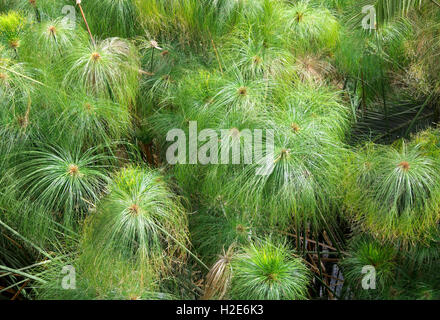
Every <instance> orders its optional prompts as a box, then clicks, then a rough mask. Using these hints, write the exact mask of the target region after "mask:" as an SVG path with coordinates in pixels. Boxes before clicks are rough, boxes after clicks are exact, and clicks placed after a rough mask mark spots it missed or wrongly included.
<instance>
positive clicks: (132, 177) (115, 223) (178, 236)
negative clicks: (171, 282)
mask: <svg viewBox="0 0 440 320" xmlns="http://www.w3.org/2000/svg"><path fill="white" fill-rule="evenodd" d="M97 212H98V214H97V215H96V216H94V217H93V219H92V221H91V222H90V223H91V226H90V234H89V235H88V236H87V239H86V244H87V243H89V242H90V245H91V248H90V249H91V250H92V252H93V254H94V255H96V254H98V253H99V252H108V251H109V250H110V252H113V251H115V252H119V253H120V254H122V255H123V256H124V257H127V258H133V257H135V258H136V259H139V260H140V261H141V262H142V263H144V264H145V263H148V264H150V265H154V266H156V267H157V268H159V269H157V268H156V269H155V270H164V271H167V270H168V271H169V268H170V267H171V264H172V262H173V259H177V258H183V257H184V256H185V255H186V251H185V246H186V245H187V242H188V237H187V222H186V216H185V213H184V210H183V208H182V206H181V204H180V203H179V199H177V198H176V196H175V195H174V194H173V193H171V192H170V189H169V187H168V186H167V185H166V183H165V181H164V178H163V177H162V176H161V175H160V174H158V173H157V172H156V171H153V170H151V169H147V168H146V169H142V168H131V167H129V168H125V169H122V170H121V171H120V172H119V173H118V174H117V175H116V176H115V178H114V180H113V182H112V184H110V186H109V192H108V195H107V196H106V197H105V198H104V199H103V200H102V201H101V202H100V204H99V205H98V207H97ZM112 250H113V251H112Z"/></svg>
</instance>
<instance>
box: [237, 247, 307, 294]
mask: <svg viewBox="0 0 440 320" xmlns="http://www.w3.org/2000/svg"><path fill="white" fill-rule="evenodd" d="M309 281H310V275H309V271H308V269H307V267H306V266H305V264H304V262H303V261H302V260H301V258H299V257H295V255H294V253H293V252H292V251H291V250H289V248H288V247H287V246H286V245H285V244H282V243H280V244H278V243H276V242H271V241H269V240H266V241H264V242H262V243H255V244H252V245H250V246H248V247H245V248H244V249H243V252H242V253H240V254H238V255H237V256H235V257H234V258H233V261H232V281H231V288H230V292H229V294H230V297H231V298H232V299H243V300H303V299H307V297H308V293H307V287H308V285H309Z"/></svg>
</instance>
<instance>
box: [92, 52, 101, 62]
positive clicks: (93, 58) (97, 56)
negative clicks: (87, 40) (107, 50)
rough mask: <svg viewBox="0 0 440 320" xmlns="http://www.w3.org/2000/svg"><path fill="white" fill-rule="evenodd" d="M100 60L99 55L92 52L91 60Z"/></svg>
mask: <svg viewBox="0 0 440 320" xmlns="http://www.w3.org/2000/svg"><path fill="white" fill-rule="evenodd" d="M100 59H101V55H100V54H99V53H98V52H93V53H92V60H93V61H95V62H96V61H98V60H100Z"/></svg>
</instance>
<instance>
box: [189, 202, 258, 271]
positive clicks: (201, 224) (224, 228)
mask: <svg viewBox="0 0 440 320" xmlns="http://www.w3.org/2000/svg"><path fill="white" fill-rule="evenodd" d="M220 206H221V208H222V209H217V208H213V209H211V210H206V211H205V210H199V212H197V213H195V214H194V215H193V216H190V231H191V235H192V243H193V245H194V247H195V248H196V250H197V252H198V253H199V254H200V256H201V258H202V259H203V260H204V261H206V264H207V265H209V266H211V265H212V264H213V263H214V262H215V261H216V260H217V258H218V256H219V255H220V254H221V253H222V251H223V250H227V248H229V247H230V246H231V245H233V246H239V245H246V244H248V243H249V241H251V240H252V238H253V237H255V235H256V234H257V232H256V228H254V226H253V224H252V220H251V217H249V215H248V214H246V213H241V212H237V211H235V210H231V209H228V208H225V207H224V206H223V205H220Z"/></svg>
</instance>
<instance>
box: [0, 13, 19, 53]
mask: <svg viewBox="0 0 440 320" xmlns="http://www.w3.org/2000/svg"><path fill="white" fill-rule="evenodd" d="M24 28H25V20H24V19H23V17H22V16H20V14H19V13H18V12H15V11H10V12H8V13H4V14H2V15H0V41H1V42H2V43H3V44H4V45H5V46H7V47H9V48H11V49H13V50H15V52H17V48H18V47H19V46H20V36H21V34H22V32H23V29H24Z"/></svg>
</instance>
